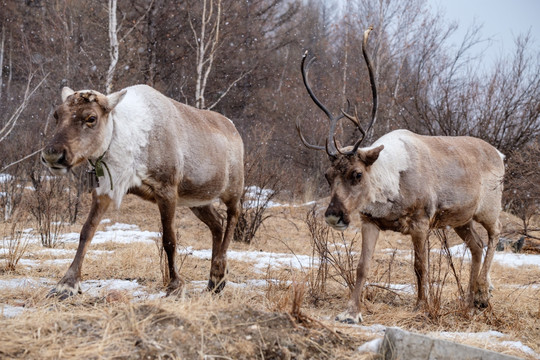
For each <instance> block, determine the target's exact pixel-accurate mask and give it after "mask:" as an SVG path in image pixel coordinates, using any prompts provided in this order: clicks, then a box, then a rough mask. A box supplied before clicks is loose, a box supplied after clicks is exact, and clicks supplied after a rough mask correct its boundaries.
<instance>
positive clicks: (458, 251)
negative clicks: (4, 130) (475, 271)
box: [382, 244, 540, 268]
mask: <svg viewBox="0 0 540 360" xmlns="http://www.w3.org/2000/svg"><path fill="white" fill-rule="evenodd" d="M448 250H450V255H452V257H462V258H463V259H465V260H467V261H470V260H471V252H470V250H469V248H468V247H467V245H465V244H459V245H455V246H452V247H451V248H449V249H448ZM433 251H436V252H440V251H441V250H439V249H435V250H433ZM382 252H384V253H393V252H396V254H397V255H403V256H408V255H410V254H411V253H412V251H411V250H396V249H383V250H382ZM493 260H494V261H496V262H497V263H499V264H501V265H505V266H511V267H514V268H517V267H520V266H527V265H532V266H540V255H533V254H515V253H511V252H501V251H497V252H495V255H494V256H493Z"/></svg>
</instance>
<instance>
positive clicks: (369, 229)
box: [336, 222, 379, 324]
mask: <svg viewBox="0 0 540 360" xmlns="http://www.w3.org/2000/svg"><path fill="white" fill-rule="evenodd" d="M378 238H379V228H378V227H377V226H376V225H374V224H372V223H369V222H365V223H363V224H362V254H361V255H360V261H359V262H358V267H357V268H356V283H355V285H354V290H353V292H352V294H351V298H350V300H349V304H348V305H347V310H345V311H344V312H342V313H341V314H339V315H338V316H336V321H340V322H343V323H348V324H356V323H361V322H362V321H363V319H362V314H361V313H360V303H361V302H362V291H363V289H364V284H365V282H366V278H367V275H368V273H369V267H370V264H371V259H372V258H373V252H374V251H375V245H377V239H378Z"/></svg>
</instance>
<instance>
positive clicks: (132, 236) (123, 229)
mask: <svg viewBox="0 0 540 360" xmlns="http://www.w3.org/2000/svg"><path fill="white" fill-rule="evenodd" d="M79 235H80V234H79V233H67V234H64V235H62V236H61V240H62V241H65V242H78V241H79ZM159 237H161V234H160V233H158V232H154V231H146V230H145V231H142V230H140V229H139V227H138V226H137V225H131V224H119V223H116V224H114V225H111V226H107V227H106V228H105V231H96V234H95V235H94V238H93V239H92V244H103V243H107V242H115V243H121V244H129V243H133V242H144V243H152V244H153V243H154V239H155V238H159Z"/></svg>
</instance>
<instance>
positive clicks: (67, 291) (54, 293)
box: [47, 283, 82, 301]
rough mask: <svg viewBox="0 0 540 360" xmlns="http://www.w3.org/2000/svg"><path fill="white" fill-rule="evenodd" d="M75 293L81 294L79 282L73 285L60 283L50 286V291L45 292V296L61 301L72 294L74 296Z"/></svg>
mask: <svg viewBox="0 0 540 360" xmlns="http://www.w3.org/2000/svg"><path fill="white" fill-rule="evenodd" d="M76 294H82V290H81V287H80V285H79V283H77V284H75V286H74V287H71V286H68V285H65V284H62V285H57V286H56V287H54V288H52V289H51V291H49V293H48V294H47V298H48V299H50V298H57V299H58V300H61V301H62V300H66V299H67V298H70V297H72V296H75V295H76Z"/></svg>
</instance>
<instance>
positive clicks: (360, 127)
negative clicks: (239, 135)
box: [341, 100, 366, 137]
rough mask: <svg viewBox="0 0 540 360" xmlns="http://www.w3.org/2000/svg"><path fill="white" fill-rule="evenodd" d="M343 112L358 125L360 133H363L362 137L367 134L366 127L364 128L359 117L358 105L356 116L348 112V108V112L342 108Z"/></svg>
mask: <svg viewBox="0 0 540 360" xmlns="http://www.w3.org/2000/svg"><path fill="white" fill-rule="evenodd" d="M347 102H349V100H347ZM341 113H342V114H343V115H344V116H345V117H346V118H347V119H349V120H351V122H352V123H353V124H354V125H356V127H357V128H358V130H359V131H360V133H361V134H362V137H364V136H366V132H365V131H364V129H363V128H362V126H361V125H360V120H359V119H358V109H357V108H356V106H355V107H354V116H353V115H350V114H348V110H347V112H346V111H345V110H341Z"/></svg>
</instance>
